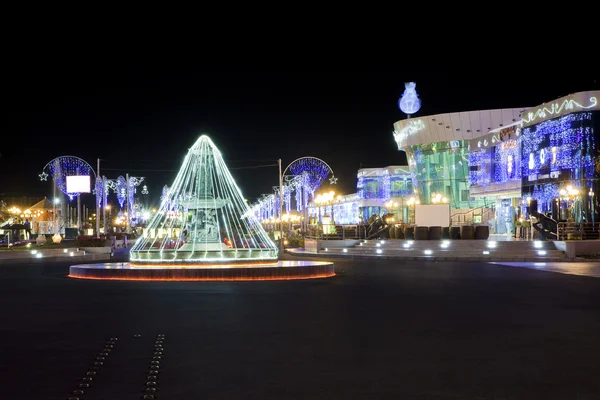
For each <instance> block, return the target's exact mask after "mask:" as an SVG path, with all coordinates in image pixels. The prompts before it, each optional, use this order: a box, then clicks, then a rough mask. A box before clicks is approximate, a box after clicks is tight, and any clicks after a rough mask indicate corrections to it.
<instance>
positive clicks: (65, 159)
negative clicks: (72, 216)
mask: <svg viewBox="0 0 600 400" xmlns="http://www.w3.org/2000/svg"><path fill="white" fill-rule="evenodd" d="M75 175H84V176H89V177H90V180H92V179H94V178H95V177H96V172H95V171H94V169H93V168H92V166H91V165H90V164H88V163H87V162H86V161H85V160H82V159H81V158H79V157H75V156H61V157H57V158H55V159H53V160H51V161H50V162H48V164H46V165H45V166H44V168H42V173H41V174H39V177H40V180H42V181H46V180H47V178H48V176H51V177H52V179H53V180H54V184H55V185H56V187H57V188H58V189H60V191H61V192H63V193H64V194H66V195H67V196H69V199H71V200H73V198H74V197H77V196H79V195H80V193H67V176H75Z"/></svg>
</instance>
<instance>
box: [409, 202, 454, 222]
mask: <svg viewBox="0 0 600 400" xmlns="http://www.w3.org/2000/svg"><path fill="white" fill-rule="evenodd" d="M415 224H416V225H417V226H441V227H444V226H450V204H447V203H446V204H417V205H415Z"/></svg>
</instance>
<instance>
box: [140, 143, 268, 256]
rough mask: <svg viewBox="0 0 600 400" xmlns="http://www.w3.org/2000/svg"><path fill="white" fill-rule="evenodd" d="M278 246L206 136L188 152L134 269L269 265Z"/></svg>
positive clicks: (142, 244)
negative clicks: (147, 265)
mask: <svg viewBox="0 0 600 400" xmlns="http://www.w3.org/2000/svg"><path fill="white" fill-rule="evenodd" d="M277 253H278V250H277V246H276V245H275V243H274V242H273V241H272V240H271V239H270V238H269V236H268V235H267V233H266V232H265V230H264V229H263V227H262V225H261V224H260V222H259V221H258V220H257V219H256V217H255V216H254V215H253V213H251V212H250V209H249V207H248V205H247V204H246V201H245V200H244V197H243V196H242V193H241V191H240V189H239V188H238V187H237V185H236V184H235V181H234V180H233V177H232V176H231V174H230V172H229V170H228V169H227V166H226V165H225V162H224V161H223V158H222V156H221V153H220V152H219V150H218V149H217V148H216V147H215V145H214V143H213V142H212V141H211V140H210V138H209V137H208V136H206V135H202V136H201V137H200V138H199V139H198V140H197V141H196V143H195V144H194V145H193V146H192V147H191V148H190V149H189V151H188V154H187V155H186V157H185V160H184V161H183V165H182V166H181V169H180V170H179V173H178V174H177V177H176V178H175V181H174V182H173V184H172V185H171V187H170V188H169V189H168V191H167V193H166V196H163V199H162V202H161V206H160V209H159V211H158V212H157V213H156V214H155V215H154V217H152V219H151V220H150V222H149V224H148V226H147V229H146V231H145V233H144V236H143V237H141V238H139V239H138V240H137V241H136V243H135V244H134V246H133V247H132V249H131V262H132V264H133V265H144V264H158V263H171V264H181V263H185V264H203V263H223V264H230V263H236V262H241V263H246V262H253V261H255V262H267V261H270V260H276V259H277Z"/></svg>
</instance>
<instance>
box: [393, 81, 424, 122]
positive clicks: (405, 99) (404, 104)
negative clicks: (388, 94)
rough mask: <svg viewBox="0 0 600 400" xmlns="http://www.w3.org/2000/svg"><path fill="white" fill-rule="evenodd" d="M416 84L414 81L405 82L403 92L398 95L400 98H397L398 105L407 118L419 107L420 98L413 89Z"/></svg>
mask: <svg viewBox="0 0 600 400" xmlns="http://www.w3.org/2000/svg"><path fill="white" fill-rule="evenodd" d="M416 86H417V84H416V83H415V82H406V83H405V84H404V93H403V94H402V97H400V100H398V107H400V110H402V112H403V113H405V114H406V115H407V117H409V118H410V115H411V114H414V113H416V112H417V111H419V109H420V108H421V100H420V99H419V96H417V91H416V90H415V87H416Z"/></svg>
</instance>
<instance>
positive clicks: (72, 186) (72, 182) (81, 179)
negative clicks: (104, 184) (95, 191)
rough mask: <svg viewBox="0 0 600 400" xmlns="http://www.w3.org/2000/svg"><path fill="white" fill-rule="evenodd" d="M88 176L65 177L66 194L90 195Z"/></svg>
mask: <svg viewBox="0 0 600 400" xmlns="http://www.w3.org/2000/svg"><path fill="white" fill-rule="evenodd" d="M90 192H91V190H90V176H89V175H71V176H67V193H90Z"/></svg>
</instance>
